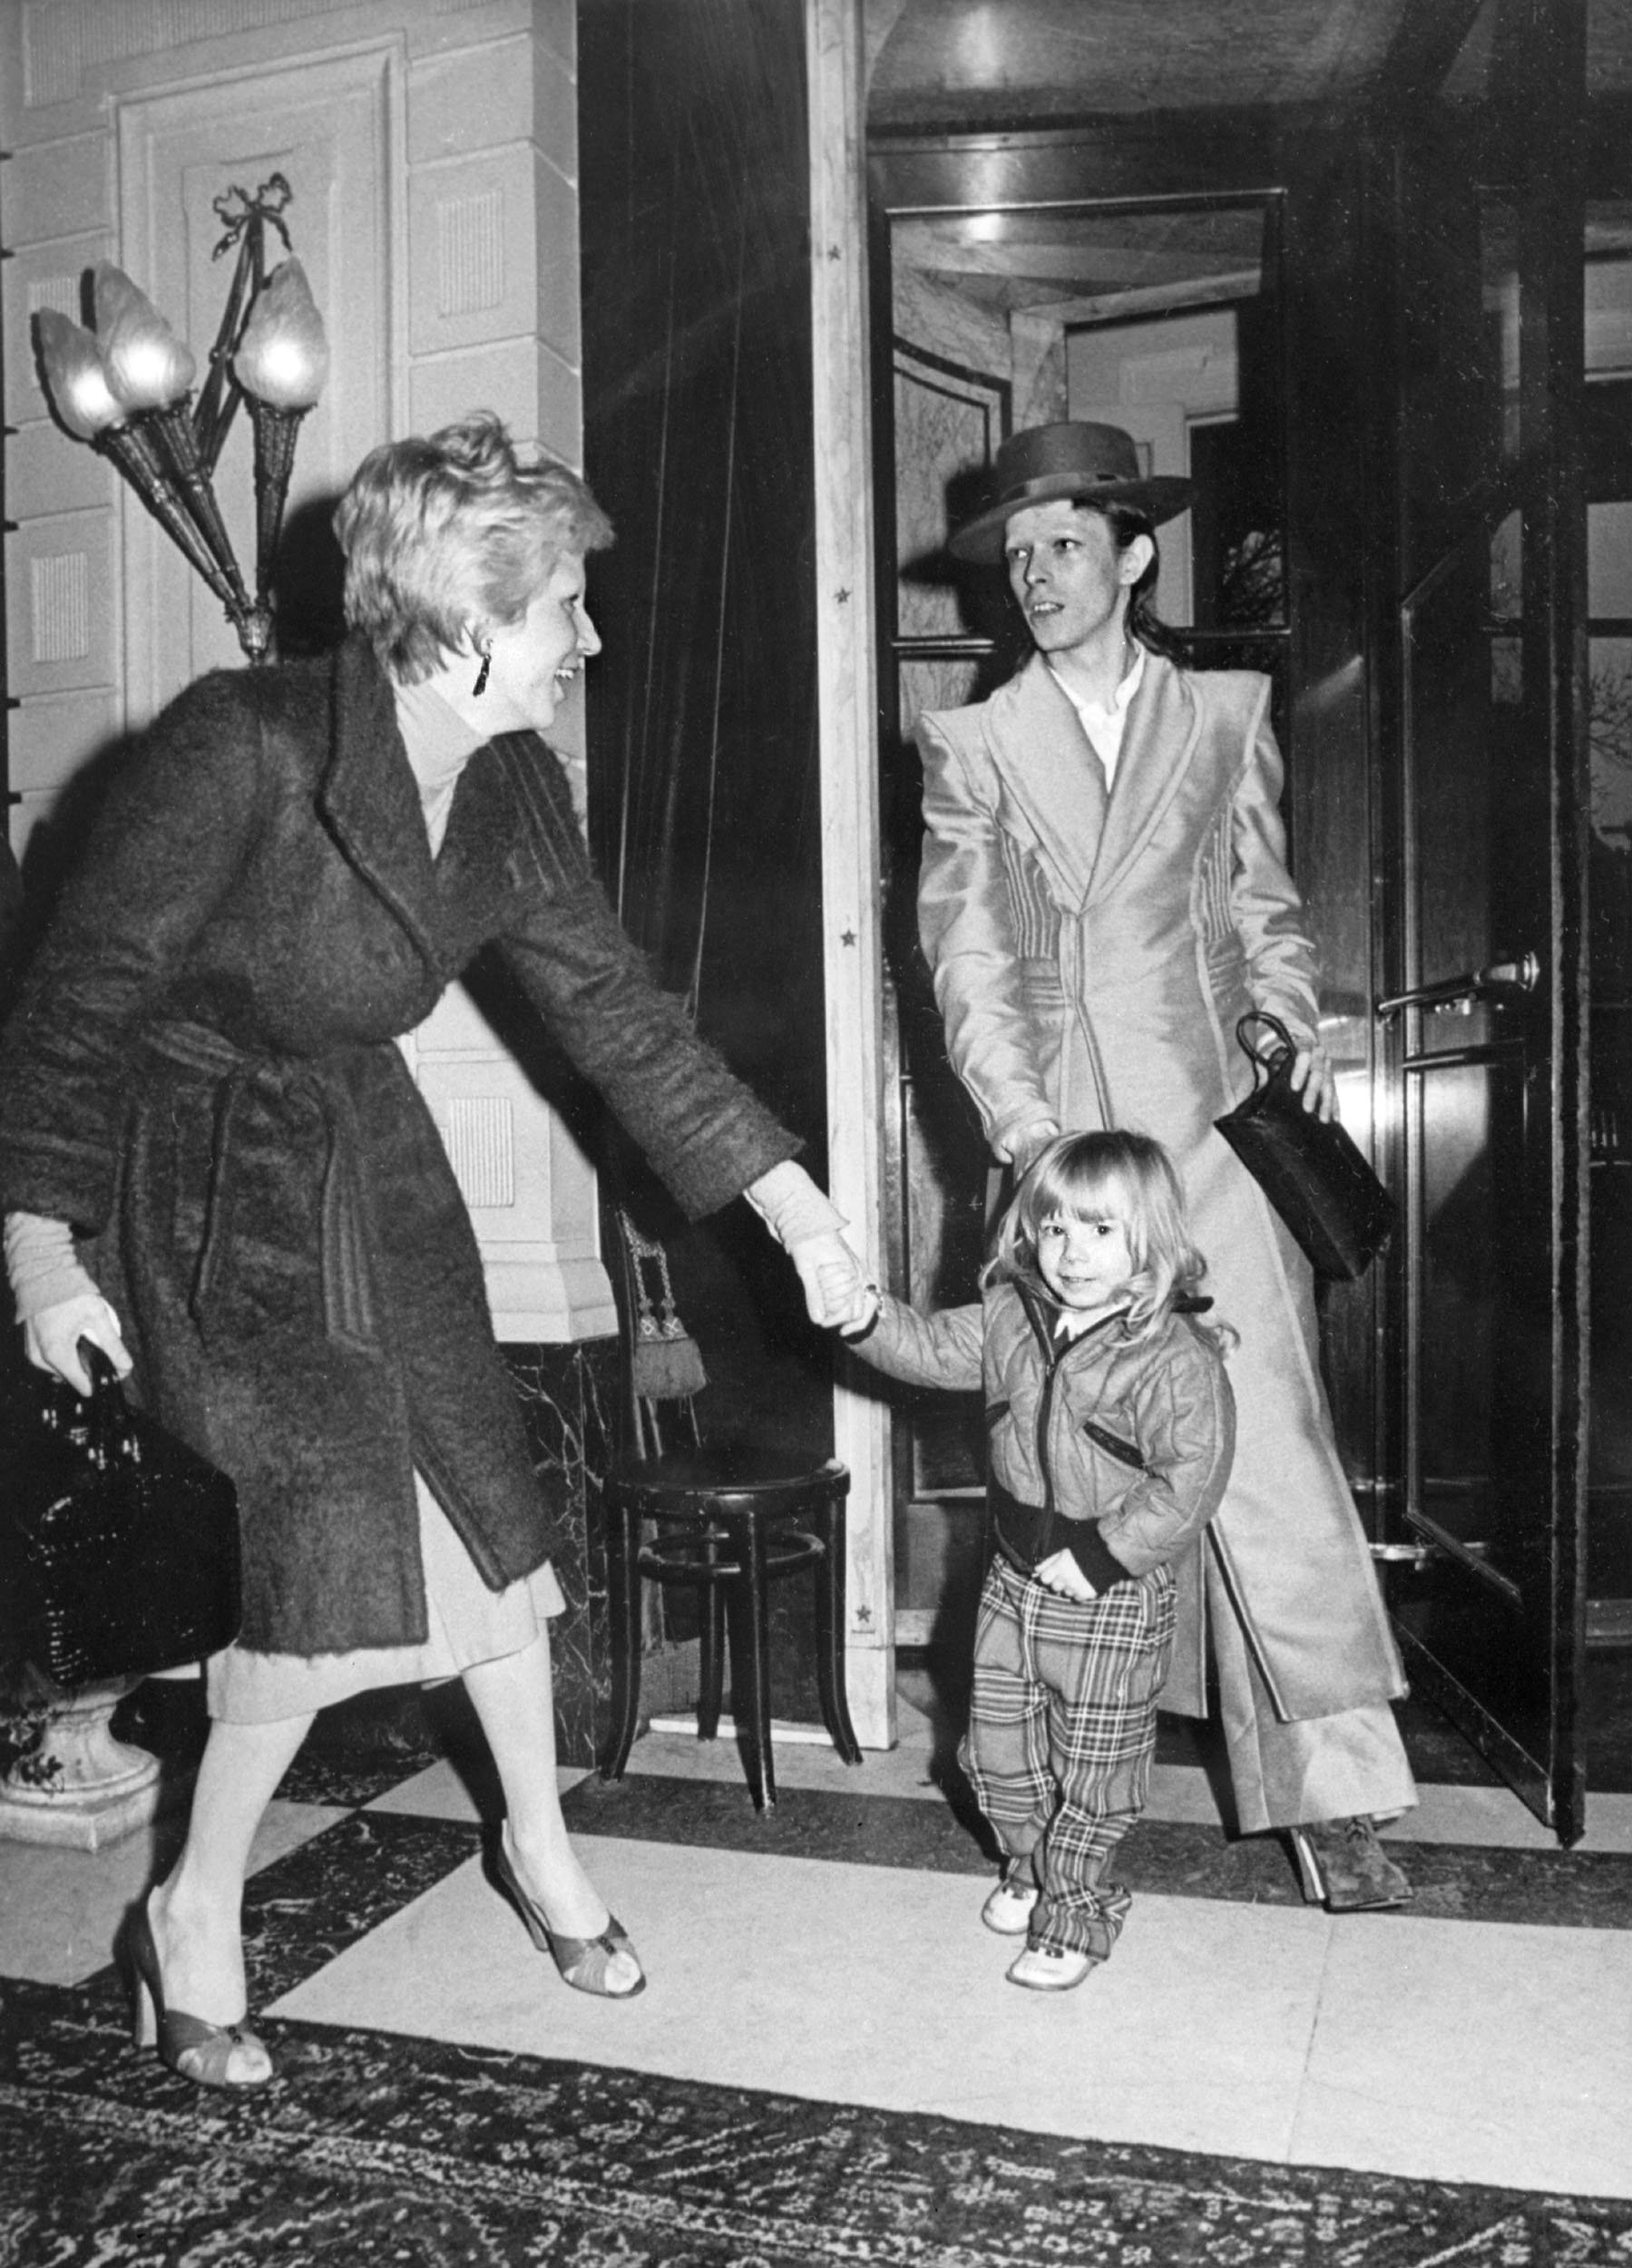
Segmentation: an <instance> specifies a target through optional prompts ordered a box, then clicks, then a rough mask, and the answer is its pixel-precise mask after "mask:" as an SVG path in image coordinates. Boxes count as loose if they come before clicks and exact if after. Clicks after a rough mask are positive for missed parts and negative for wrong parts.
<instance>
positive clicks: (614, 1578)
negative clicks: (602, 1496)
mask: <svg viewBox="0 0 1632 2268" xmlns="http://www.w3.org/2000/svg"><path fill="white" fill-rule="evenodd" d="M606 1589H607V1608H608V1620H609V1622H610V1625H611V1649H612V1721H611V1731H610V1732H609V1734H608V1736H607V1744H606V1754H605V1755H604V1757H603V1758H602V1760H601V1778H602V1779H603V1780H621V1778H622V1777H623V1772H624V1767H625V1765H627V1764H628V1762H629V1752H630V1749H631V1748H632V1747H633V1746H634V1743H635V1726H636V1725H637V1723H638V1722H639V1721H640V1520H639V1517H638V1516H637V1515H636V1514H635V1513H634V1512H632V1511H627V1510H624V1509H623V1507H622V1506H621V1505H619V1506H616V1507H613V1508H611V1509H609V1510H608V1512H607V1520H606Z"/></svg>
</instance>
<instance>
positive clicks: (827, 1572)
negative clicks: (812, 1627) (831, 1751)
mask: <svg viewBox="0 0 1632 2268" xmlns="http://www.w3.org/2000/svg"><path fill="white" fill-rule="evenodd" d="M822 1544H823V1551H822V1557H821V1558H820V1559H818V1560H816V1562H815V1564H814V1566H813V1568H812V1570H811V1571H812V1573H813V1574H814V1576H815V1578H816V1696H817V1698H818V1699H819V1700H820V1702H821V1705H822V1722H823V1724H824V1725H826V1727H827V1730H828V1733H829V1735H831V1737H832V1741H833V1745H834V1746H835V1747H836V1749H837V1750H838V1753H839V1755H841V1756H842V1757H843V1758H844V1761H845V1763H846V1764H859V1763H860V1762H861V1743H860V1742H859V1741H858V1740H857V1739H856V1737H855V1726H854V1725H852V1724H851V1722H850V1704H849V1701H848V1699H847V1698H846V1696H845V1501H844V1499H843V1497H832V1496H830V1497H829V1498H828V1499H827V1501H826V1504H825V1505H824V1506H823V1507H822Z"/></svg>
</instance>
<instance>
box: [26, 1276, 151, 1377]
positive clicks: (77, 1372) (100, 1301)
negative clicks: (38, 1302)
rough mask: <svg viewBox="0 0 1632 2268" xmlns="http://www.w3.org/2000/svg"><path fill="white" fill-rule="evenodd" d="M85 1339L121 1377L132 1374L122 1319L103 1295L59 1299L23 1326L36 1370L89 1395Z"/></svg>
mask: <svg viewBox="0 0 1632 2268" xmlns="http://www.w3.org/2000/svg"><path fill="white" fill-rule="evenodd" d="M82 1339H89V1340H90V1342H91V1344H92V1345H93V1346H98V1347H100V1348H101V1349H102V1351H103V1354H105V1355H106V1356H107V1358H108V1360H109V1362H111V1363H112V1365H113V1368H114V1369H115V1370H116V1371H117V1372H118V1374H119V1375H120V1377H121V1378H127V1377H128V1376H129V1375H130V1371H131V1355H130V1350H129V1348H128V1347H127V1346H126V1345H125V1343H124V1340H123V1337H122V1334H121V1333H120V1328H119V1317H118V1316H117V1315H115V1314H114V1313H113V1310H112V1307H110V1306H109V1305H108V1303H107V1301H106V1300H105V1299H104V1298H103V1295H102V1294H101V1293H100V1292H77V1293H75V1295H74V1296H73V1298H72V1299H59V1300H57V1301H56V1302H55V1303H54V1305H52V1306H49V1307H42V1308H41V1310H40V1312H39V1314H38V1315H35V1316H34V1317H33V1318H32V1319H31V1320H30V1321H29V1322H27V1323H25V1324H24V1325H23V1351H24V1354H26V1355H27V1357H28V1359H29V1361H30V1362H31V1363H32V1364H34V1368H35V1369H36V1370H44V1371H50V1372H51V1373H52V1374H53V1375H54V1376H55V1377H57V1378H61V1379H63V1380H64V1382H65V1383H67V1384H68V1385H70V1386H72V1387H73V1390H74V1392H75V1393H87V1394H88V1393H90V1391H91V1374H90V1372H89V1371H88V1370H87V1369H86V1368H85V1364H84V1359H83V1356H82V1355H81V1354H80V1351H79V1343H80V1341H81V1340H82Z"/></svg>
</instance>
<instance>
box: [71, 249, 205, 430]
mask: <svg viewBox="0 0 1632 2268" xmlns="http://www.w3.org/2000/svg"><path fill="white" fill-rule="evenodd" d="M92 290H93V299H94V302H95V308H96V335H97V337H98V338H99V339H100V340H101V341H102V350H103V357H104V360H105V362H106V364H107V372H108V383H109V385H110V386H112V389H113V392H114V394H115V396H117V397H118V399H119V400H120V401H121V402H122V404H123V405H124V406H125V408H126V409H127V410H143V409H164V408H167V407H168V406H169V405H170V404H171V402H179V401H180V400H181V396H183V395H184V394H185V393H186V392H187V389H188V388H189V386H191V384H192V381H193V376H194V373H195V372H196V370H197V368H198V365H197V364H196V363H195V362H194V360H193V358H192V355H191V351H190V350H189V348H188V347H187V346H186V344H185V343H184V342H183V341H182V340H181V339H180V338H178V337H176V334H175V333H174V331H172V330H171V327H170V325H169V324H168V323H167V322H166V321H165V319H164V318H163V317H162V316H161V314H160V312H159V310H158V308H156V307H154V305H153V303H152V301H151V299H150V298H148V296H147V294H146V293H145V292H144V291H142V290H140V289H139V288H137V286H136V285H135V284H133V283H132V281H131V279H130V278H129V277H128V276H127V275H126V274H125V272H124V270H123V269H122V268H115V267H114V266H113V264H112V261H111V260H101V261H99V262H98V263H97V267H96V271H95V276H94V279H93V287H92Z"/></svg>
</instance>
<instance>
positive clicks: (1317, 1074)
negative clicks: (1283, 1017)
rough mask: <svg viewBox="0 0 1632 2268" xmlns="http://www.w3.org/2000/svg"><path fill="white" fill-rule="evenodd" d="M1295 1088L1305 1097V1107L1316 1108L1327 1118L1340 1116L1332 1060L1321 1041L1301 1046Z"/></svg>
mask: <svg viewBox="0 0 1632 2268" xmlns="http://www.w3.org/2000/svg"><path fill="white" fill-rule="evenodd" d="M1292 1091H1293V1092H1294V1094H1301V1095H1302V1096H1303V1098H1304V1108H1305V1110H1314V1111H1315V1112H1316V1113H1317V1114H1318V1115H1319V1116H1320V1117H1321V1118H1322V1119H1334V1118H1335V1117H1336V1116H1337V1081H1336V1079H1335V1077H1334V1074H1333V1070H1332V1059H1331V1057H1330V1056H1329V1055H1328V1054H1327V1053H1326V1051H1325V1049H1324V1047H1322V1046H1321V1044H1320V1042H1319V1041H1318V1040H1317V1041H1315V1043H1314V1046H1313V1047H1307V1048H1299V1050H1298V1051H1297V1053H1296V1055H1295V1056H1294V1058H1293V1061H1292Z"/></svg>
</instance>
